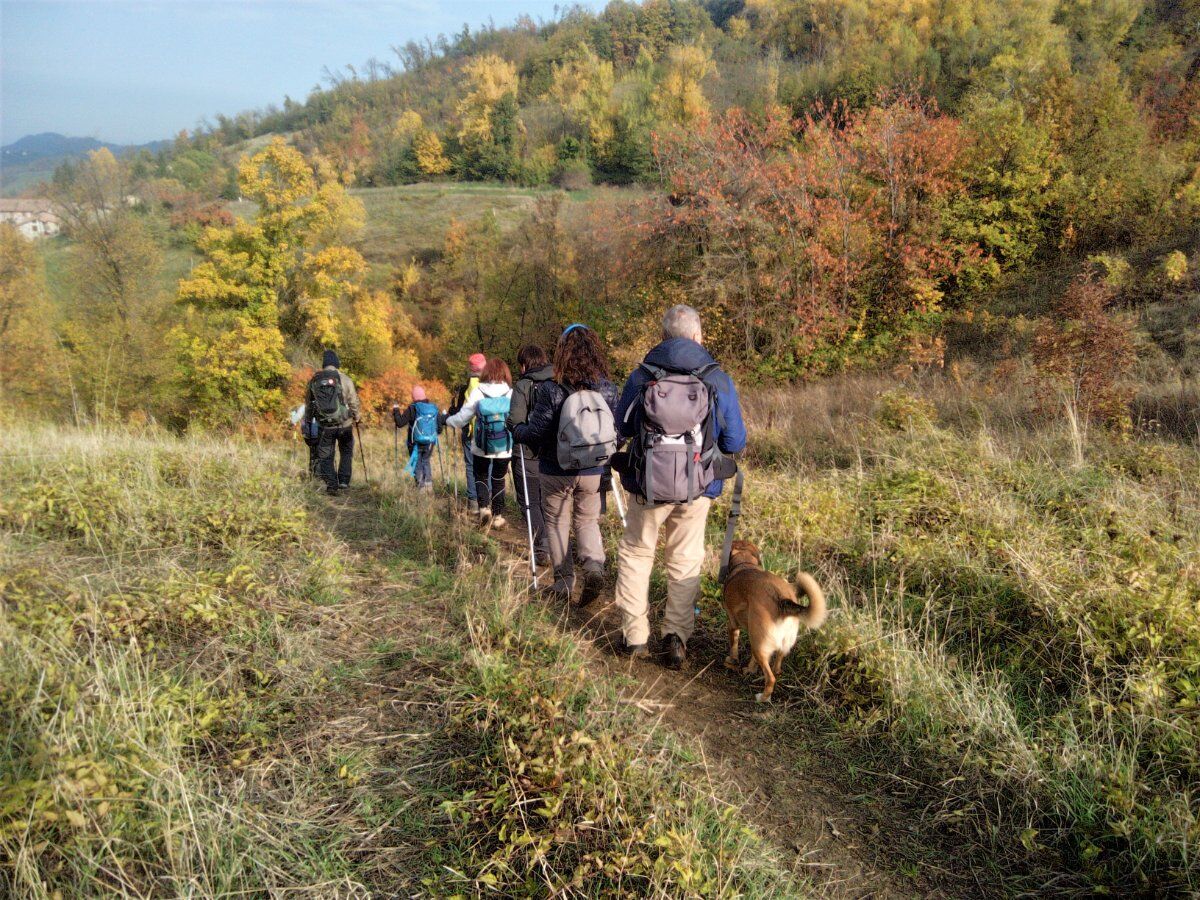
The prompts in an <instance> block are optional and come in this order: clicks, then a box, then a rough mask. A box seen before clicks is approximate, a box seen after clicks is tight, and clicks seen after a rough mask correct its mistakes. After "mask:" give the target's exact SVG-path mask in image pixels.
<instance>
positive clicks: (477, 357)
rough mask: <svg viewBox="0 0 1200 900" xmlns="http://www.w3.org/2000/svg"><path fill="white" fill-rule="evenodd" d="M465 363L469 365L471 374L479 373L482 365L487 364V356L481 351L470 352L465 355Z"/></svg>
mask: <svg viewBox="0 0 1200 900" xmlns="http://www.w3.org/2000/svg"><path fill="white" fill-rule="evenodd" d="M467 365H468V366H470V367H471V374H472V375H480V374H482V372H483V367H484V366H486V365H487V357H486V356H484V355H483V354H482V353H472V354H471V355H470V356H468V357H467Z"/></svg>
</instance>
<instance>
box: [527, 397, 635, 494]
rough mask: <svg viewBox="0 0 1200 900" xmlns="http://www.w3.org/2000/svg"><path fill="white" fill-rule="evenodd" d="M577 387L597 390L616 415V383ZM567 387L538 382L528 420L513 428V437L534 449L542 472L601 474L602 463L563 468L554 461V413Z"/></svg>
mask: <svg viewBox="0 0 1200 900" xmlns="http://www.w3.org/2000/svg"><path fill="white" fill-rule="evenodd" d="M580 387H581V388H587V389H589V390H593V391H599V392H600V396H602V397H603V398H604V402H606V403H607V404H608V408H609V409H610V410H612V411H613V418H614V419H615V418H616V409H617V386H616V385H615V384H613V383H612V382H611V381H607V380H605V381H601V382H600V383H599V384H583V385H580ZM569 393H570V391H569V390H568V389H567V388H565V387H563V386H562V385H561V384H559V383H558V382H557V381H547V382H544V383H542V384H541V385H539V386H538V389H537V394H536V395H535V398H534V404H533V409H532V410H530V412H529V420H528V421H527V422H524V423H522V424H520V425H517V426H516V427H515V428H514V429H513V440H515V441H516V442H517V443H518V444H526V445H528V446H530V447H533V448H535V449H536V450H537V455H538V460H539V462H540V464H541V473H542V474H543V475H603V474H604V469H605V468H606V467H605V466H596V467H595V468H592V469H581V470H579V471H574V472H568V471H565V470H564V469H563V468H562V467H560V466H559V464H558V416H559V414H560V413H561V412H562V405H563V403H565V402H566V399H567V396H568V394H569Z"/></svg>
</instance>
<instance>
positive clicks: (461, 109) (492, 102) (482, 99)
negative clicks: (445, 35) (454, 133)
mask: <svg viewBox="0 0 1200 900" xmlns="http://www.w3.org/2000/svg"><path fill="white" fill-rule="evenodd" d="M463 79H464V82H465V93H464V96H463V98H462V100H460V101H459V102H458V106H457V107H456V111H457V112H458V115H459V119H460V126H459V130H458V136H459V139H460V140H462V141H463V142H464V143H487V142H489V141H490V140H491V139H492V110H493V109H494V108H495V107H496V104H497V103H499V102H500V100H501V99H502V98H504V97H505V96H507V95H508V94H516V92H517V67H516V65H515V64H514V63H510V62H509V61H508V60H506V59H503V58H502V57H499V56H496V55H495V54H493V53H488V54H485V55H483V56H476V57H474V58H473V59H470V60H468V61H467V63H466V65H464V66H463Z"/></svg>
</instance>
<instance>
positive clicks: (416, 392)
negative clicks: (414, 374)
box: [412, 384, 425, 401]
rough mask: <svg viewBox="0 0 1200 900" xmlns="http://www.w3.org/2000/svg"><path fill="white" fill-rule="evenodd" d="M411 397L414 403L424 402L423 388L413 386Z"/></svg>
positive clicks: (417, 385)
mask: <svg viewBox="0 0 1200 900" xmlns="http://www.w3.org/2000/svg"><path fill="white" fill-rule="evenodd" d="M412 395H413V400H414V401H417V400H424V399H425V388H423V387H421V386H420V385H419V384H414V385H413V389H412Z"/></svg>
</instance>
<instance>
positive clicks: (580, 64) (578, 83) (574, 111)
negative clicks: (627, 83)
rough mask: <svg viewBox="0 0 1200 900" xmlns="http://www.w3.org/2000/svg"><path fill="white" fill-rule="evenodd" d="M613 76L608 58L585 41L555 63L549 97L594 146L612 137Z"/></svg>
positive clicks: (607, 141) (604, 143)
mask: <svg viewBox="0 0 1200 900" xmlns="http://www.w3.org/2000/svg"><path fill="white" fill-rule="evenodd" d="M615 83H616V78H615V75H614V73H613V64H612V62H611V61H609V60H606V59H601V58H600V57H599V56H597V55H596V53H595V51H593V50H592V49H591V47H589V46H587V45H586V44H584V45H583V46H582V47H580V48H579V49H578V50H576V51H574V52H573V53H572V54H571V55H570V56H568V57H567V58H566V59H564V60H563V61H562V63H560V64H558V65H556V66H554V69H553V75H552V81H551V84H550V97H551V98H552V99H553V100H554V101H555V102H556V103H557V104H558V105H559V107H560V108H561V109H562V111H563V116H564V118H565V119H566V120H567V121H569V122H571V123H572V124H574V125H576V126H577V127H579V128H581V129H582V130H583V131H584V132H585V133H586V134H587V136H588V138H589V140H591V142H592V145H593V146H594V147H596V148H597V149H599V148H603V147H605V146H607V144H608V143H609V142H610V141H611V140H612V138H613V121H612V112H611V98H612V92H613V86H614V84H615Z"/></svg>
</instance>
